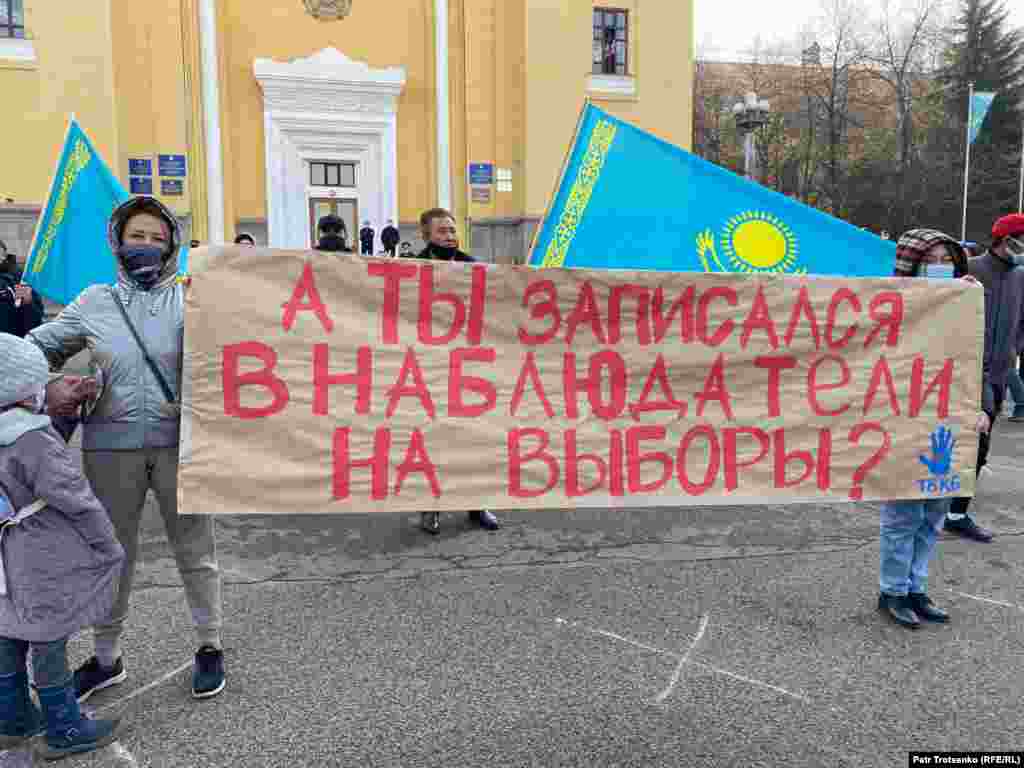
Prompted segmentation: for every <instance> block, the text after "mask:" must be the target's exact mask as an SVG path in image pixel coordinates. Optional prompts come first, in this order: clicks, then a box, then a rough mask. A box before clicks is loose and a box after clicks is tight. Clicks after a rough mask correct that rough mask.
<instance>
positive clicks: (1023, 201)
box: [1017, 123, 1024, 213]
mask: <svg viewBox="0 0 1024 768" xmlns="http://www.w3.org/2000/svg"><path fill="white" fill-rule="evenodd" d="M1017 213H1024V123H1021V131H1020V187H1019V188H1018V190H1017Z"/></svg>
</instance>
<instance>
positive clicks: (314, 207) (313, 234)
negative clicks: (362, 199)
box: [309, 197, 359, 251]
mask: <svg viewBox="0 0 1024 768" xmlns="http://www.w3.org/2000/svg"><path fill="white" fill-rule="evenodd" d="M332 213H333V214H334V215H335V216H337V217H338V218H340V219H341V220H342V221H344V222H345V242H346V244H347V245H348V247H349V248H351V249H352V250H353V251H358V248H357V247H356V246H358V244H359V201H358V200H356V199H354V198H342V197H311V198H310V199H309V235H310V237H309V242H310V245H311V246H312V247H316V244H317V241H319V240H320V231H319V229H317V224H318V222H319V221H320V219H321V218H323V217H324V216H327V215H330V214H332ZM353 243H356V245H353Z"/></svg>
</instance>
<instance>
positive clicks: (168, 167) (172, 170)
mask: <svg viewBox="0 0 1024 768" xmlns="http://www.w3.org/2000/svg"><path fill="white" fill-rule="evenodd" d="M159 165H160V175H161V176H177V177H179V178H184V177H185V176H188V171H187V168H186V164H185V156H184V155H160V156H159Z"/></svg>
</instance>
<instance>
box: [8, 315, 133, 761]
mask: <svg viewBox="0 0 1024 768" xmlns="http://www.w3.org/2000/svg"><path fill="white" fill-rule="evenodd" d="M48 378H49V371H48V366H47V363H46V359H45V358H44V357H43V355H42V353H41V352H40V351H39V350H38V349H37V348H36V347H35V346H33V345H32V344H30V343H29V342H27V341H24V340H22V339H20V338H18V337H16V336H12V335H10V334H6V333H0V542H2V545H0V565H2V567H0V749H9V748H11V747H13V746H15V745H17V744H18V743H20V742H21V741H23V740H24V739H26V738H28V737H30V736H33V735H34V734H35V733H37V732H38V731H39V730H40V727H41V725H42V724H41V722H40V720H41V718H40V715H39V712H38V711H37V710H36V708H35V706H34V705H33V704H32V701H31V699H30V698H29V691H28V670H27V667H26V661H27V658H28V656H29V655H30V654H31V657H32V673H33V675H32V676H33V681H34V682H35V686H36V691H37V692H38V694H39V702H40V704H41V705H42V707H43V713H44V715H45V719H46V740H45V747H44V750H43V756H44V757H45V758H47V759H56V758H60V757H64V756H66V755H69V754H72V753H75V752H87V751H89V750H92V749H96V748H97V747H100V746H102V745H104V744H107V743H109V742H111V741H113V740H114V739H115V738H116V736H117V725H118V723H117V721H111V720H90V719H87V718H83V717H82V714H81V711H80V710H79V708H78V701H77V700H76V698H75V689H74V685H73V684H72V678H71V673H70V671H69V670H68V661H67V643H68V638H69V637H70V636H71V635H73V634H74V633H75V632H77V631H79V630H80V629H82V628H83V627H87V626H89V625H91V624H93V623H95V622H97V621H100V620H102V619H103V618H104V617H105V616H106V615H107V614H108V613H109V611H110V606H111V605H113V603H114V595H115V592H116V589H117V580H118V578H119V577H120V575H121V571H122V568H123V566H124V549H122V547H121V545H120V544H119V543H118V541H117V538H116V537H115V535H114V528H113V526H112V525H111V524H110V520H109V519H108V518H107V513H106V511H104V509H103V507H102V506H101V505H100V502H99V500H97V498H96V497H95V496H94V495H93V492H92V490H91V489H90V488H89V484H88V483H87V482H86V481H85V478H84V477H82V473H81V470H79V469H78V467H77V466H76V465H75V463H74V461H72V459H71V455H70V451H69V450H68V447H67V445H66V444H65V443H64V440H63V439H62V438H61V437H60V436H59V435H58V434H57V432H56V431H55V430H54V429H53V427H52V426H51V424H50V419H49V418H48V417H47V416H43V415H41V414H40V413H39V411H40V409H41V407H42V404H43V392H44V391H45V388H46V384H47V379H48Z"/></svg>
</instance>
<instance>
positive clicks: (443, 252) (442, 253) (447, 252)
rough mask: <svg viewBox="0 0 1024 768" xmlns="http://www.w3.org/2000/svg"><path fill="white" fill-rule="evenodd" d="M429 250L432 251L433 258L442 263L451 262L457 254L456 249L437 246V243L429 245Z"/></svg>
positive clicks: (457, 250)
mask: <svg viewBox="0 0 1024 768" xmlns="http://www.w3.org/2000/svg"><path fill="white" fill-rule="evenodd" d="M430 250H431V251H433V253H434V256H435V257H436V258H438V259H441V260H442V261H452V260H454V259H455V257H456V255H458V253H459V249H458V248H450V247H447V246H444V245H438V244H437V243H431V244H430Z"/></svg>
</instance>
